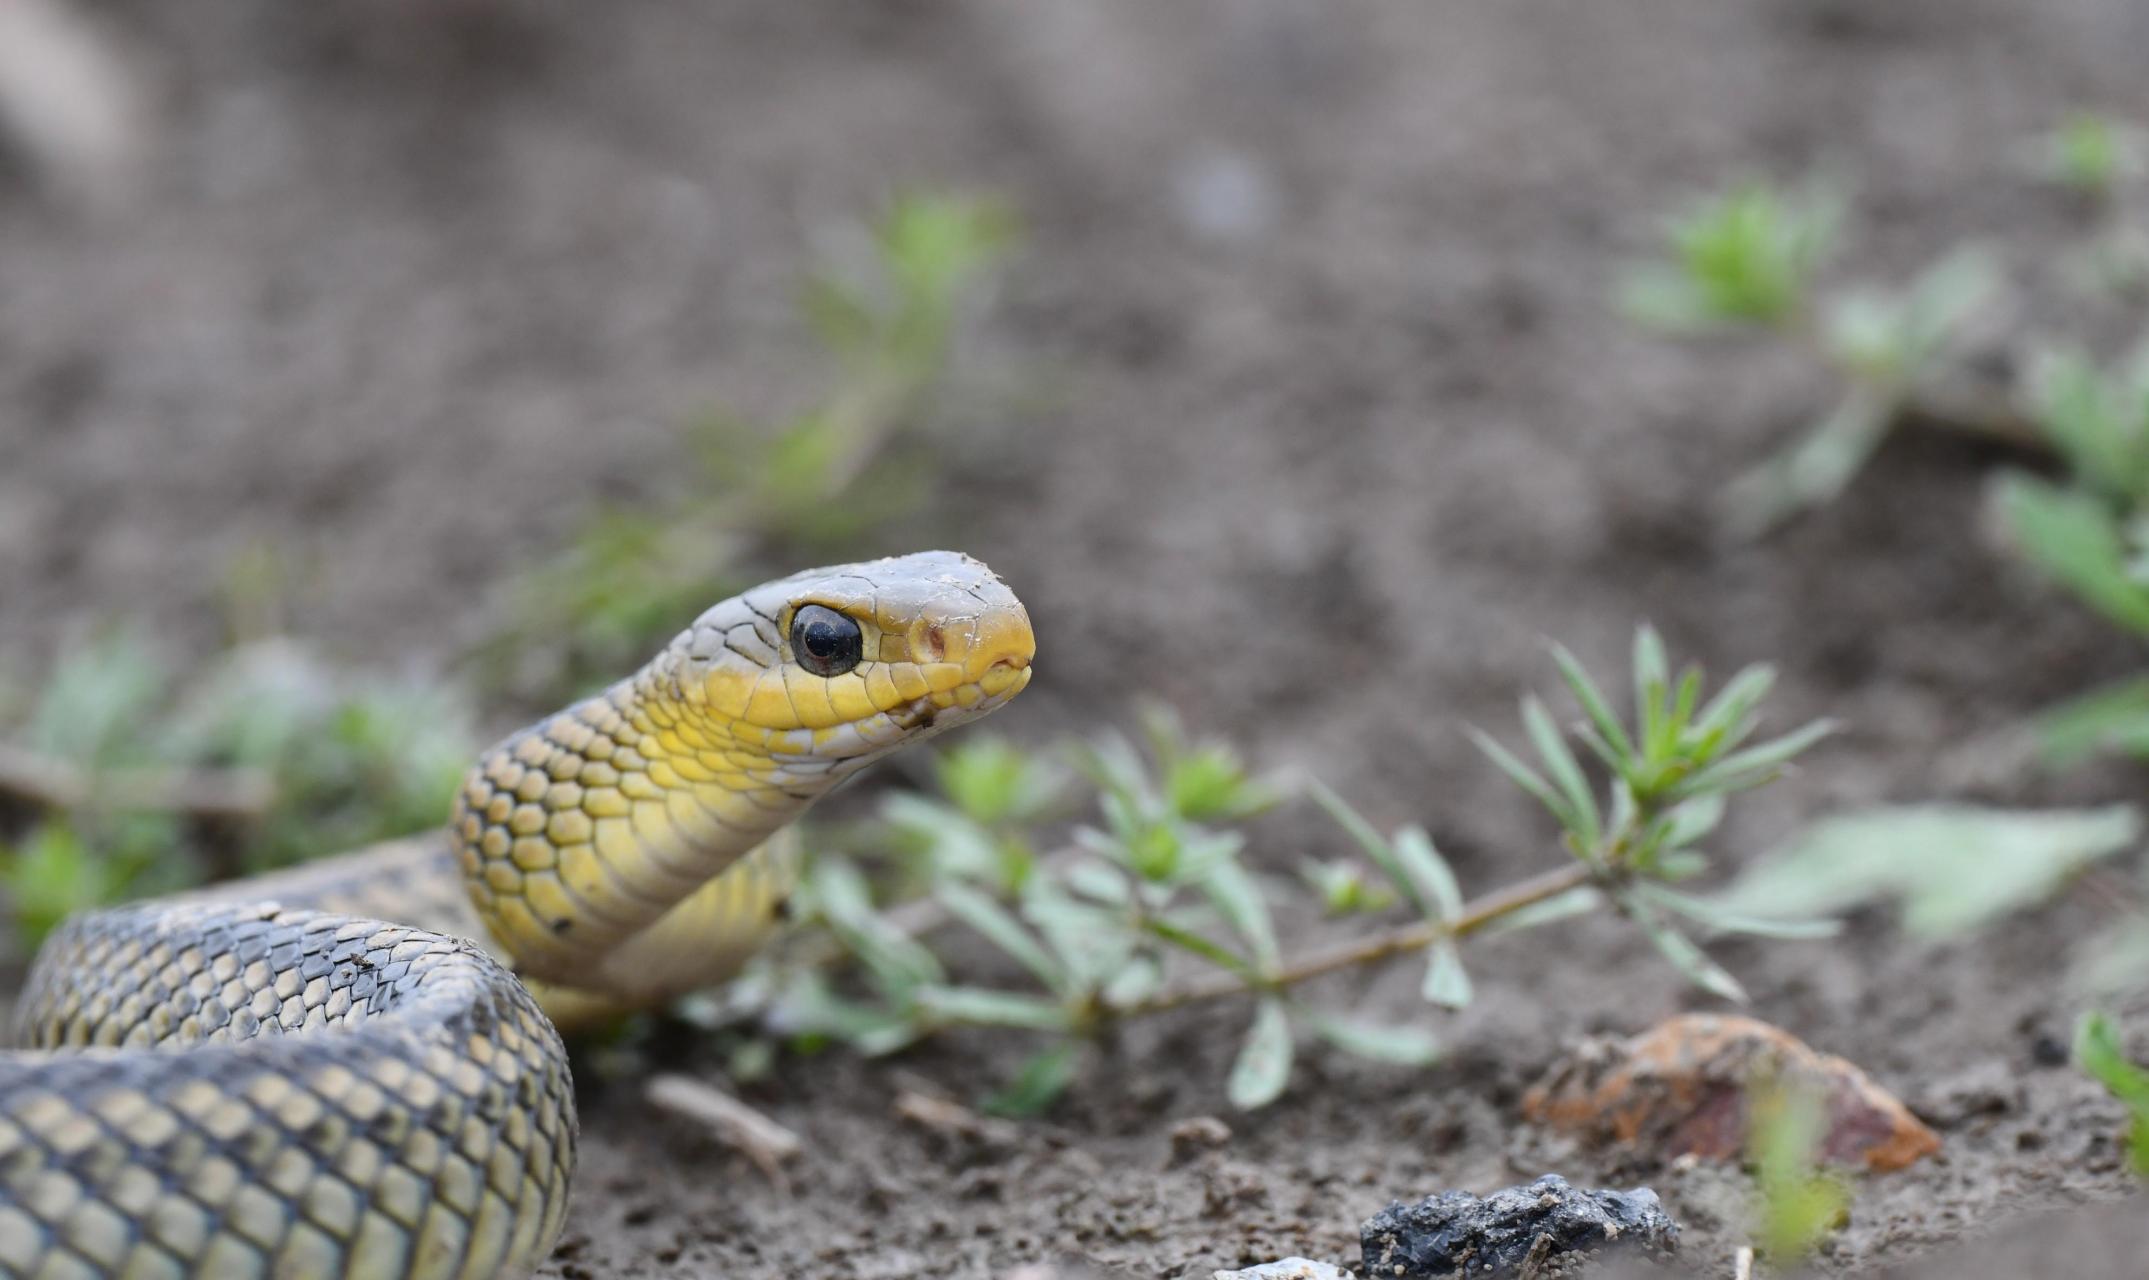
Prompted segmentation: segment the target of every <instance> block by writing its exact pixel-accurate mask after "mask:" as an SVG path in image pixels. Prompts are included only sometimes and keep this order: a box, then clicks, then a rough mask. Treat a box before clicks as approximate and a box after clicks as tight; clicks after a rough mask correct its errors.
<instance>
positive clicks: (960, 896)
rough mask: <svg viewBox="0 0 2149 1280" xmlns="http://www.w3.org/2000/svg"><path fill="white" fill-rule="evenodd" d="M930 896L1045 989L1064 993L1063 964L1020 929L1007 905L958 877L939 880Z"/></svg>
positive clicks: (1027, 932) (1025, 931) (1064, 976)
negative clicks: (1029, 974)
mask: <svg viewBox="0 0 2149 1280" xmlns="http://www.w3.org/2000/svg"><path fill="white" fill-rule="evenodd" d="M933 896H934V897H935V898H937V899H939V901H940V905H941V906H943V907H946V908H947V910H948V914H949V915H952V916H954V917H955V918H956V919H958V920H960V921H962V922H963V923H964V924H966V925H969V926H970V927H971V928H972V929H975V930H976V931H977V932H978V933H980V934H982V935H984V937H985V940H986V941H988V942H990V943H992V944H993V945H994V946H996V947H998V948H999V949H1000V950H1002V951H1004V952H1006V953H1007V954H1008V956H1009V957H1010V958H1012V959H1014V960H1015V961H1016V962H1018V963H1020V964H1021V965H1022V967H1023V968H1025V969H1028V970H1029V971H1030V972H1031V973H1032V974H1034V975H1036V977H1037V980H1038V981H1039V982H1042V983H1044V984H1045V986H1046V987H1047V988H1049V989H1050V990H1052V991H1054V992H1058V993H1064V991H1065V989H1066V982H1067V970H1066V968H1065V966H1063V965H1061V964H1060V962H1059V961H1058V960H1057V959H1055V958H1054V957H1053V955H1052V953H1051V952H1049V951H1047V950H1046V949H1045V947H1044V944H1042V943H1040V942H1038V940H1037V939H1036V938H1034V937H1032V936H1030V931H1029V930H1028V929H1025V928H1023V927H1022V924H1021V922H1020V921H1018V920H1016V919H1015V917H1014V916H1013V915H1012V914H1010V913H1009V912H1008V910H1007V908H1005V907H1003V906H1001V905H1000V904H999V903H997V902H995V901H993V900H992V899H991V898H990V897H988V896H987V895H985V894H983V893H981V892H979V891H978V890H976V889H973V888H971V887H970V886H969V885H967V884H964V883H963V882H961V881H960V880H943V881H941V882H940V884H939V885H937V886H935V888H934V890H933Z"/></svg>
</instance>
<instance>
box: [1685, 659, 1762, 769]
mask: <svg viewBox="0 0 2149 1280" xmlns="http://www.w3.org/2000/svg"><path fill="white" fill-rule="evenodd" d="M1775 685H1776V670H1775V668H1773V667H1770V666H1768V665H1766V664H1762V663H1756V664H1755V665H1753V666H1750V667H1747V668H1746V669H1744V670H1742V671H1740V672H1739V673H1738V674H1737V675H1735V676H1733V677H1731V679H1730V680H1729V681H1728V682H1726V683H1725V685H1724V687H1723V688H1722V689H1721V690H1719V691H1718V692H1717V694H1716V696H1715V697H1714V698H1711V699H1709V705H1707V706H1706V707H1703V708H1702V710H1701V717H1700V718H1699V719H1698V720H1696V721H1695V722H1694V733H1695V735H1696V736H1697V737H1698V738H1699V739H1700V740H1701V744H1702V748H1703V750H1705V751H1707V752H1708V753H1709V754H1711V755H1714V754H1715V753H1716V752H1718V751H1728V750H1731V749H1732V748H1734V747H1736V746H1738V744H1739V743H1740V742H1741V741H1743V740H1744V739H1745V737H1746V735H1747V734H1748V733H1750V732H1752V726H1753V723H1754V715H1753V713H1754V708H1756V707H1758V706H1760V705H1761V700H1762V699H1764V698H1766V697H1768V693H1769V690H1770V689H1772V688H1774V687H1775Z"/></svg>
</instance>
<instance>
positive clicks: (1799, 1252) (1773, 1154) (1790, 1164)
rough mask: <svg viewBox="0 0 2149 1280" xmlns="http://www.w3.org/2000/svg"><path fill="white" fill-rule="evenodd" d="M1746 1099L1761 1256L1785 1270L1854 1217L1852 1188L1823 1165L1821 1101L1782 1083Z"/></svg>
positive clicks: (1752, 1092) (1755, 1091)
mask: <svg viewBox="0 0 2149 1280" xmlns="http://www.w3.org/2000/svg"><path fill="white" fill-rule="evenodd" d="M1748 1096H1749V1097H1750V1098H1751V1102H1750V1104H1749V1105H1750V1106H1751V1108H1752V1109H1751V1112H1750V1113H1749V1120H1748V1129H1747V1133H1748V1143H1747V1146H1748V1159H1749V1160H1750V1162H1751V1163H1752V1166H1753V1171H1754V1184H1755V1191H1756V1193H1757V1201H1758V1214H1757V1217H1758V1219H1759V1221H1758V1222H1757V1223H1756V1224H1755V1232H1754V1238H1755V1243H1756V1244H1757V1245H1758V1246H1759V1248H1760V1251H1761V1254H1762V1256H1763V1257H1766V1258H1767V1259H1769V1261H1770V1262H1772V1263H1774V1264H1775V1265H1776V1266H1777V1267H1779V1268H1782V1267H1787V1266H1789V1265H1791V1264H1793V1263H1796V1262H1797V1261H1798V1260H1799V1259H1801V1258H1803V1257H1805V1256H1806V1255H1807V1254H1809V1253H1811V1252H1812V1251H1813V1249H1814V1246H1816V1245H1818V1244H1819V1243H1820V1242H1821V1241H1822V1240H1823V1239H1824V1238H1826V1237H1827V1236H1828V1235H1829V1234H1830V1233H1831V1232H1833V1231H1835V1230H1837V1229H1838V1228H1840V1227H1842V1226H1843V1224H1844V1223H1845V1221H1846V1220H1847V1219H1848V1217H1849V1214H1850V1204H1851V1192H1850V1187H1849V1186H1848V1185H1847V1184H1846V1183H1845V1182H1844V1181H1843V1179H1842V1178H1840V1177H1838V1176H1836V1175H1835V1174H1834V1173H1831V1172H1830V1171H1828V1170H1827V1169H1824V1168H1822V1167H1821V1165H1820V1161H1819V1159H1818V1154H1819V1150H1820V1142H1821V1134H1822V1129H1823V1126H1824V1124H1825V1116H1824V1114H1823V1110H1822V1100H1821V1099H1820V1098H1819V1097H1818V1096H1816V1095H1815V1094H1814V1093H1813V1092H1812V1091H1811V1090H1806V1089H1798V1088H1793V1087H1791V1086H1789V1085H1785V1084H1781V1083H1774V1084H1764V1085H1761V1086H1759V1087H1756V1088H1754V1089H1751V1090H1749V1091H1748Z"/></svg>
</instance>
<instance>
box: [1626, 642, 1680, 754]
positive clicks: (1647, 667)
mask: <svg viewBox="0 0 2149 1280" xmlns="http://www.w3.org/2000/svg"><path fill="white" fill-rule="evenodd" d="M1670 684H1671V664H1670V663H1669V662H1668V661H1667V660H1666V659H1665V657H1664V638H1663V637H1662V636H1659V635H1658V634H1657V631H1656V628H1655V627H1652V626H1650V625H1649V624H1648V623H1646V622H1645V623H1643V624H1642V625H1641V626H1639V627H1637V628H1636V629H1635V632H1634V723H1635V726H1636V729H1637V731H1638V732H1639V733H1640V734H1641V749H1642V755H1643V756H1644V757H1645V758H1647V759H1649V760H1652V761H1654V760H1658V759H1661V758H1662V757H1663V755H1664V749H1665V747H1666V746H1667V745H1668V744H1667V743H1666V741H1665V738H1664V727H1665V721H1664V691H1665V689H1666V688H1667V687H1668V686H1669V685H1670Z"/></svg>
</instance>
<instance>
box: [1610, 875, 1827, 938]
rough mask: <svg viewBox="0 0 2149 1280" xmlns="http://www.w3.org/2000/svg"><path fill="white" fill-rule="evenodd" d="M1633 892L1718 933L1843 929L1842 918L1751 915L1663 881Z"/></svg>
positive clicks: (1798, 934) (1816, 933) (1811, 933)
mask: <svg viewBox="0 0 2149 1280" xmlns="http://www.w3.org/2000/svg"><path fill="white" fill-rule="evenodd" d="M1634 892H1636V893H1638V894H1640V895H1642V896H1643V897H1645V898H1647V899H1648V900H1649V901H1651V902H1653V903H1655V904H1656V905H1658V906H1660V907H1663V908H1664V909H1665V910H1667V911H1673V912H1677V913H1678V914H1680V915H1682V916H1685V917H1686V918H1687V919H1689V920H1693V921H1697V922H1699V923H1700V924H1702V925H1705V926H1707V927H1708V928H1710V929H1712V930H1714V931H1716V932H1718V933H1746V934H1752V935H1754V936H1755V937H1761V938H1783V939H1787V940H1791V941H1807V940H1812V939H1817V938H1833V937H1835V936H1836V935H1837V934H1839V933H1841V932H1843V922H1842V921H1841V920H1835V919H1829V918H1826V917H1823V918H1818V919H1799V920H1786V919H1780V918H1776V917H1770V916H1756V915H1748V914H1746V913H1745V912H1741V911H1733V910H1731V909H1730V908H1728V907H1725V906H1723V905H1721V904H1720V903H1717V902H1714V901H1711V900H1710V899H1708V898H1703V897H1699V896H1697V895H1695V894H1691V893H1681V892H1680V891H1679V890H1677V889H1667V888H1665V887H1664V886H1663V885H1660V884H1650V883H1646V882H1645V883H1642V884H1638V885H1636V886H1634Z"/></svg>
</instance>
